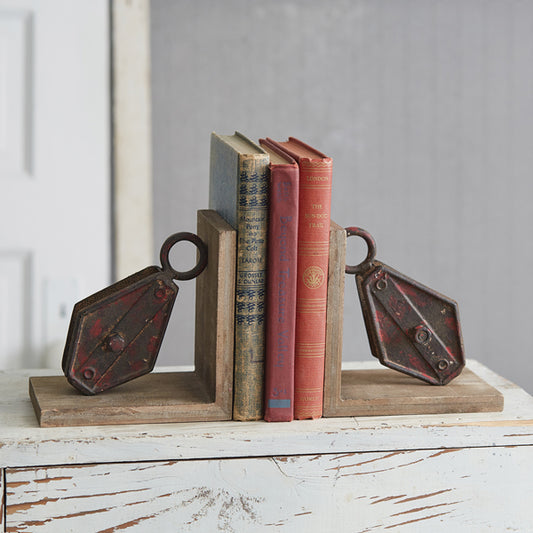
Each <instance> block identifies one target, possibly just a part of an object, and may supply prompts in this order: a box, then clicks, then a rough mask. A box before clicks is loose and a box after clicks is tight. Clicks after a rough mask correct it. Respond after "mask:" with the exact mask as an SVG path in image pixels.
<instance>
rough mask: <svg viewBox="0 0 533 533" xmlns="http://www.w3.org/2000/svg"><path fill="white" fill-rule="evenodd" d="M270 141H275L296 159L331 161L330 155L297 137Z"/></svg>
mask: <svg viewBox="0 0 533 533" xmlns="http://www.w3.org/2000/svg"><path fill="white" fill-rule="evenodd" d="M269 140H271V139H269ZM272 142H274V143H276V144H277V145H278V146H279V147H281V149H282V150H284V151H285V152H287V153H288V154H289V155H290V156H292V157H293V158H294V159H296V160H297V161H301V160H305V159H307V160H309V161H323V162H325V163H326V162H327V163H329V162H331V161H332V160H331V157H328V156H327V155H325V154H323V153H322V152H320V151H318V150H317V149H316V148H313V147H312V146H309V145H308V144H306V143H304V142H303V141H300V140H299V139H297V138H296V137H289V139H288V140H287V141H272Z"/></svg>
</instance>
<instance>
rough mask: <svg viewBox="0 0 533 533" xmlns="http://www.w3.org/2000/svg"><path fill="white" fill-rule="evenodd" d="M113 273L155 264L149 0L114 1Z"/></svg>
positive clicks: (120, 275)
mask: <svg viewBox="0 0 533 533" xmlns="http://www.w3.org/2000/svg"><path fill="white" fill-rule="evenodd" d="M110 8H111V65H112V66H111V69H112V76H111V84H112V87H111V93H112V121H113V123H112V137H111V138H112V161H113V163H112V174H113V177H112V179H113V196H112V204H113V220H112V236H113V237H112V239H113V242H112V249H113V250H114V253H113V268H112V271H113V276H114V278H115V279H122V278H124V277H126V276H128V275H129V274H132V273H134V272H136V271H138V270H141V269H142V268H145V267H146V266H148V265H151V264H152V263H153V207H152V205H153V203H152V197H153V181H152V127H151V77H150V0H111V4H110Z"/></svg>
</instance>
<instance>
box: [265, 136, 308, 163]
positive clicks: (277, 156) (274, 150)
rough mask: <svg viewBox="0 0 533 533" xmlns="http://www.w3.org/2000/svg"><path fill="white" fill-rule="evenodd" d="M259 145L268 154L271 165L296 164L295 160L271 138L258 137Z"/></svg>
mask: <svg viewBox="0 0 533 533" xmlns="http://www.w3.org/2000/svg"><path fill="white" fill-rule="evenodd" d="M259 145H260V146H261V147H262V148H263V149H264V150H265V151H266V152H267V153H268V155H269V156H270V164H271V165H286V166H288V167H297V166H298V163H297V162H296V160H295V159H294V158H293V157H292V156H291V155H289V154H288V153H287V152H286V151H285V150H282V149H281V148H280V147H279V146H278V145H277V144H276V143H274V142H272V140H271V139H259Z"/></svg>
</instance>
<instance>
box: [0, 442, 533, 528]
mask: <svg viewBox="0 0 533 533" xmlns="http://www.w3.org/2000/svg"><path fill="white" fill-rule="evenodd" d="M532 461H533V447H531V446H523V447H512V448H495V447H489V448H478V449H460V450H457V449H452V450H424V451H395V452H379V453H347V454H340V455H339V454H324V455H310V456H294V457H274V458H256V459H227V460H205V461H181V462H168V463H153V462H151V463H142V464H113V465H96V466H93V465H90V466H79V467H55V468H37V469H8V470H7V472H6V500H7V508H6V531H8V532H11V531H17V532H18V533H22V532H26V531H31V532H32V533H41V532H43V533H44V532H57V531H62V532H68V531H73V532H76V533H81V532H85V531H86V532H96V531H98V532H100V533H104V532H111V531H118V530H120V531H122V530H124V531H131V532H133V531H139V532H141V531H156V530H157V531H161V532H165V531H169V532H170V531H183V532H193V531H198V532H206V531H224V532H242V531H247V532H248V531H250V532H252V531H290V532H298V531H305V532H324V531H339V532H350V533H355V532H358V533H363V532H369V531H384V530H387V529H394V530H395V531H403V532H409V533H411V532H427V531H432V532H443V533H444V532H446V533H448V532H449V531H454V532H471V531H476V532H477V531H495V532H498V533H499V532H501V531H504V530H509V531H523V532H525V531H531V528H532V527H533V509H532V508H531V505H530V504H531V498H532V497H533V486H532V484H531V483H530V467H531V463H532ZM502 500H504V501H505V503H504V504H503V501H502ZM503 505H504V506H503Z"/></svg>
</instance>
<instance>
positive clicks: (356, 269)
mask: <svg viewBox="0 0 533 533" xmlns="http://www.w3.org/2000/svg"><path fill="white" fill-rule="evenodd" d="M345 230H346V236H347V237H351V236H352V235H355V236H356V237H361V238H362V239H364V240H365V242H366V244H367V246H368V253H367V254H366V258H365V259H364V261H362V262H361V263H359V264H358V265H355V266H352V265H346V268H345V272H346V273H347V274H360V273H362V272H364V271H365V270H367V269H368V268H370V267H371V266H372V261H374V259H375V258H376V241H375V240H374V237H372V235H370V233H368V231H366V230H364V229H362V228H356V227H349V228H345Z"/></svg>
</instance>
